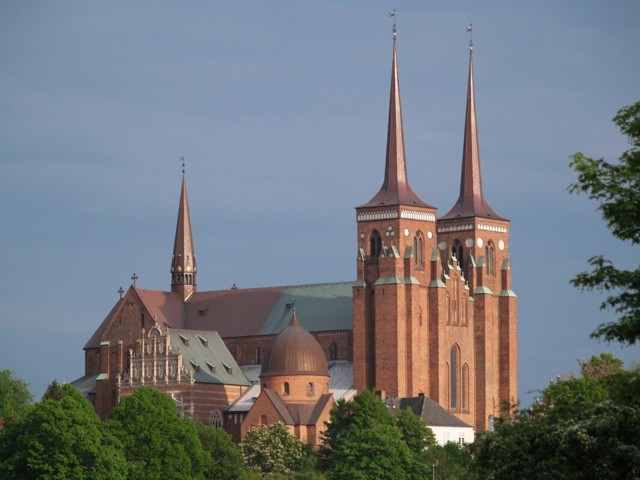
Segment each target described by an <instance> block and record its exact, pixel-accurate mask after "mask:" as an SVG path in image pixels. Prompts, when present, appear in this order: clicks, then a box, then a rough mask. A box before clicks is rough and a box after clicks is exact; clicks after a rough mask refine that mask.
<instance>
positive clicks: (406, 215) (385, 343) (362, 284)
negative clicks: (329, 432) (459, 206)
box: [353, 32, 436, 397]
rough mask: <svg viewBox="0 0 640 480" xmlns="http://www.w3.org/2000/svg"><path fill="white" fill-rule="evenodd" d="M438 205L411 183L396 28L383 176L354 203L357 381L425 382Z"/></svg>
mask: <svg viewBox="0 0 640 480" xmlns="http://www.w3.org/2000/svg"><path fill="white" fill-rule="evenodd" d="M435 213H436V209H435V208H434V207H432V206H430V205H428V204H426V203H425V202H423V201H422V200H421V199H420V198H419V197H418V196H417V195H416V194H415V193H414V192H413V190H412V189H411V187H410V186H409V180H408V177H407V165H406V157H405V148H404V133H403V128H402V108H401V104H400V87H399V81H398V61H397V48H396V35H395V32H394V39H393V60H392V67H391V93H390V100H389V123H388V132H387V152H386V163H385V174H384V182H383V184H382V187H381V188H380V191H379V192H378V193H377V194H376V195H375V196H374V197H373V198H372V199H371V200H370V201H369V202H367V203H365V204H364V205H361V206H359V207H357V208H356V218H357V224H358V267H357V270H358V272H357V275H358V282H357V284H356V286H355V287H354V289H353V361H354V367H353V368H354V384H355V387H356V389H357V390H358V391H362V390H363V389H364V388H376V389H379V390H385V391H386V392H387V393H389V394H390V395H395V396H398V397H407V396H414V395H417V394H418V393H420V392H423V393H426V391H427V384H428V371H427V369H426V368H425V367H426V365H428V322H427V320H428V307H427V296H426V286H427V285H428V283H429V280H430V271H429V263H428V257H429V256H430V253H431V251H432V250H433V249H434V248H435V245H436V243H435V228H436V224H435Z"/></svg>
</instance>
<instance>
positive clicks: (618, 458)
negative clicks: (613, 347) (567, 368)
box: [472, 356, 640, 480]
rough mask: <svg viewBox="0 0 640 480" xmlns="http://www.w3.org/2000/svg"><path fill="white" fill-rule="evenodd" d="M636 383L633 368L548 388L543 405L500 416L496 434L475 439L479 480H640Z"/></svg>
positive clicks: (638, 378) (639, 381) (639, 380)
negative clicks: (526, 479) (509, 415)
mask: <svg viewBox="0 0 640 480" xmlns="http://www.w3.org/2000/svg"><path fill="white" fill-rule="evenodd" d="M601 357H602V356H601ZM605 358H606V357H605ZM608 360H615V359H613V358H611V359H608ZM607 363H609V364H613V365H615V364H617V362H616V361H613V362H607ZM583 365H584V364H583ZM639 385H640V372H638V371H637V370H636V371H615V370H614V371H613V372H612V373H610V374H609V375H607V376H601V377H599V378H591V377H582V378H573V379H568V380H560V381H558V382H557V383H556V384H554V385H550V386H549V387H547V388H546V389H545V391H544V392H543V395H544V403H543V404H542V405H535V406H533V407H531V408H529V409H525V410H522V411H520V412H517V413H516V415H515V416H512V417H511V418H510V419H509V420H505V419H499V420H498V421H497V422H496V424H495V432H490V433H484V434H481V435H479V436H478V437H476V441H475V443H474V444H473V446H472V451H473V454H474V456H475V466H476V467H477V472H478V474H479V477H481V478H489V479H495V480H501V479H511V478H528V479H533V480H535V479H549V478H553V479H584V478H598V479H612V480H613V479H618V478H640V443H639V442H638V438H640V398H639V396H638V393H640V387H639Z"/></svg>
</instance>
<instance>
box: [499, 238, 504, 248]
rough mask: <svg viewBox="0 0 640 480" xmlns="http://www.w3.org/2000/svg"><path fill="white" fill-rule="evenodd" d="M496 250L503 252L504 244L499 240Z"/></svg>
mask: <svg viewBox="0 0 640 480" xmlns="http://www.w3.org/2000/svg"><path fill="white" fill-rule="evenodd" d="M498 248H499V249H500V250H504V242H503V241H502V240H500V241H499V242H498Z"/></svg>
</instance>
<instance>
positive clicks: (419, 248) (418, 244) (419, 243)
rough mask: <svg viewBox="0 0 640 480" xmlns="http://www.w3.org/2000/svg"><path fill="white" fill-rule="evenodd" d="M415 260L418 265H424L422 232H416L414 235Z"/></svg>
mask: <svg viewBox="0 0 640 480" xmlns="http://www.w3.org/2000/svg"><path fill="white" fill-rule="evenodd" d="M413 260H414V262H415V264H416V265H418V266H422V265H424V239H423V238H422V232H418V233H416V236H415V237H413Z"/></svg>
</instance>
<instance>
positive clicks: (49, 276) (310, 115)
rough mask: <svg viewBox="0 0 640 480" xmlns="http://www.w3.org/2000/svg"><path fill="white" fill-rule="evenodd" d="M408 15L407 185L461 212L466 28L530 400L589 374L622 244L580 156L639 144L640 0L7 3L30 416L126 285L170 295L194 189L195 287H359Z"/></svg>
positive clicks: (4, 244)
mask: <svg viewBox="0 0 640 480" xmlns="http://www.w3.org/2000/svg"><path fill="white" fill-rule="evenodd" d="M394 8H395V9H396V12H397V15H396V17H395V19H396V23H397V29H398V40H397V41H398V65H399V67H398V68H399V76H400V90H401V96H402V108H403V115H404V129H405V130H404V133H405V145H406V151H407V164H408V175H409V180H410V183H411V186H412V188H413V190H414V191H415V192H416V193H417V194H418V195H419V196H420V198H421V199H422V200H424V201H425V202H427V203H429V204H432V205H435V206H437V207H438V212H439V214H440V215H442V214H444V213H446V212H447V211H448V210H449V208H451V206H452V205H453V204H454V202H455V201H456V199H457V197H458V193H459V185H460V183H459V182H460V165H461V158H462V140H463V128H464V114H465V111H464V110H465V101H466V82H467V67H468V42H469V34H468V33H466V32H465V27H466V26H467V25H468V24H469V23H473V42H474V76H475V78H474V80H475V93H476V108H477V117H478V131H479V139H480V156H481V164H482V175H483V182H484V192H485V196H486V198H487V200H488V202H489V203H490V205H491V206H492V207H493V209H494V210H495V211H496V212H497V213H498V215H500V216H503V217H506V218H509V219H510V220H511V238H510V254H511V261H512V280H513V289H514V291H515V292H516V294H517V295H518V312H519V325H518V329H519V332H518V338H519V339H518V341H519V390H520V396H521V398H522V401H523V404H527V403H530V401H531V399H532V398H533V396H535V395H536V393H535V392H536V391H538V390H540V389H542V388H544V387H545V386H546V385H547V384H548V382H549V380H550V379H553V378H556V376H557V375H566V374H568V373H570V372H578V371H579V366H578V360H586V359H588V358H590V357H591V356H592V355H597V354H599V353H601V352H611V353H613V354H614V355H615V356H617V357H619V358H622V359H623V360H625V362H627V365H631V364H633V363H634V362H639V361H640V350H639V347H638V346H633V347H621V346H620V345H619V344H615V343H614V344H607V343H604V342H602V341H598V340H594V339H592V338H590V336H589V335H590V333H591V332H592V331H593V330H594V329H595V328H596V327H597V326H598V325H599V324H601V323H603V322H605V321H610V320H614V319H615V316H614V315H613V313H611V312H606V311H604V312H603V311H601V310H600V309H599V304H600V302H601V301H602V298H603V297H602V296H601V295H600V294H598V293H581V292H579V291H577V290H576V289H575V288H574V287H573V286H571V285H570V283H569V281H570V279H571V278H572V277H573V276H574V275H575V274H577V273H579V272H581V271H584V270H587V269H588V264H587V259H588V258H589V257H591V256H593V255H597V254H607V255H609V256H610V257H611V258H612V259H613V260H614V261H615V262H616V263H617V265H619V266H620V267H623V268H635V267H637V265H638V260H639V258H640V255H639V254H638V249H637V247H635V248H631V247H630V246H629V245H626V244H624V243H622V242H620V241H618V240H616V239H614V238H613V237H612V236H611V235H610V233H609V231H608V230H607V228H606V225H605V224H604V222H603V221H602V219H601V216H600V214H599V212H598V211H597V205H596V204H595V203H593V202H592V201H589V200H588V199H587V198H586V197H585V196H577V195H572V194H569V192H568V191H567V187H568V185H569V184H571V183H572V182H574V181H575V180H576V177H575V173H574V172H572V170H571V169H569V167H568V163H569V156H570V155H571V154H573V153H575V152H578V151H581V152H584V153H585V154H587V155H589V156H591V157H595V158H601V157H605V158H607V159H609V160H612V161H613V160H615V159H617V158H618V157H619V156H620V154H621V153H622V152H623V151H624V150H626V149H627V148H628V143H627V141H626V138H625V137H623V136H622V135H621V134H620V133H619V132H618V131H617V129H616V127H615V125H614V124H613V123H612V122H611V119H612V117H613V116H614V115H615V113H616V112H617V111H618V110H619V109H620V108H622V107H624V106H626V105H630V104H632V103H634V102H636V101H638V100H640V98H638V85H640V61H639V60H638V50H639V47H640V29H638V26H637V25H638V22H639V21H640V3H638V2H637V1H624V0H621V1H617V2H608V3H605V2H598V1H590V0H585V1H581V2H557V1H551V0H542V1H538V2H512V1H492V2H473V1H460V2H437V1H432V2H424V1H414V2H409V1H399V0H398V1H396V2H395V3H391V2H385V1H368V2H355V1H350V2H337V1H333V0H327V1H323V2H295V1H274V2H263V1H245V2H213V1H212V2H205V1H197V0H195V1H190V2H168V1H154V2H150V1H140V2H128V1H111V2H85V1H59V2H11V1H4V2H0V62H1V63H0V65H2V68H0V222H1V223H0V225H1V227H0V273H1V274H0V369H5V368H8V369H11V370H12V371H13V372H14V375H15V376H16V377H17V378H21V379H24V380H25V381H27V382H28V383H29V385H30V389H31V391H32V393H33V394H34V396H35V398H36V400H37V399H39V398H40V396H41V395H42V393H43V392H44V390H45V389H46V386H47V385H48V383H50V382H51V381H52V380H53V379H57V380H58V381H61V382H70V381H73V380H74V379H76V378H78V377H80V376H82V375H83V373H84V352H83V350H82V347H83V346H84V344H85V343H86V341H87V340H88V339H89V337H90V336H91V334H92V333H93V332H94V331H95V329H96V328H97V327H98V325H99V324H100V322H101V321H102V320H103V318H104V317H105V316H106V315H107V313H108V312H109V311H110V309H111V308H112V306H113V305H114V303H115V302H116V301H117V299H118V298H119V296H118V292H117V290H118V288H119V287H120V286H122V287H123V288H125V289H126V288H127V287H128V286H129V285H130V284H131V276H132V274H133V273H134V272H135V273H136V274H137V276H138V280H137V285H138V286H139V287H141V288H144V289H158V290H168V289H169V288H170V273H169V266H170V260H171V252H172V247H173V237H174V234H175V222H176V215H177V210H178V199H179V193H180V182H181V178H182V173H181V168H182V167H181V164H180V162H179V161H178V158H179V157H180V156H184V157H185V158H186V178H187V183H188V191H189V203H190V211H191V221H192V225H193V234H194V236H195V248H196V254H197V256H198V288H199V289H200V290H218V289H227V288H230V287H231V285H232V284H234V283H235V284H237V285H238V286H240V287H241V288H245V287H246V288H249V287H262V286H277V285H298V284H307V283H320V282H332V281H346V280H354V279H355V276H356V245H357V243H356V242H357V239H356V221H355V210H354V207H355V206H357V205H360V204H362V203H365V202H367V201H368V200H369V199H370V198H371V197H372V196H373V195H374V194H375V193H376V192H377V191H378V189H379V188H380V185H381V183H382V177H383V174H384V159H385V144H386V126H387V125H386V124H387V109H388V97H389V82H390V72H391V55H392V33H391V32H392V19H391V18H390V17H389V15H388V13H389V11H390V10H392V9H394Z"/></svg>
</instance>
